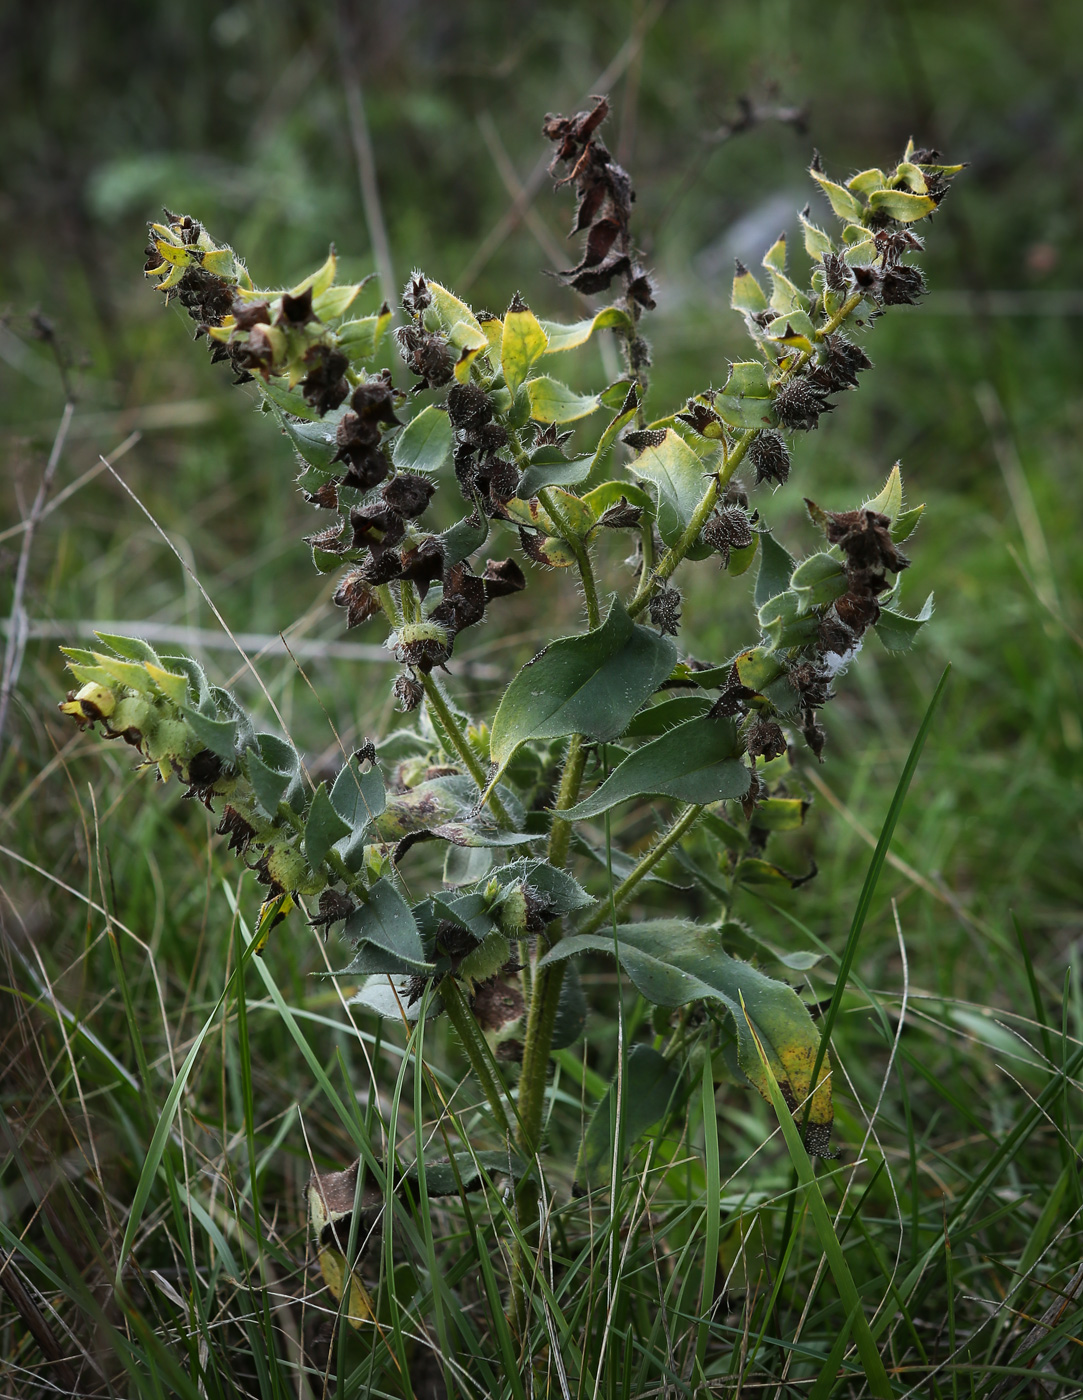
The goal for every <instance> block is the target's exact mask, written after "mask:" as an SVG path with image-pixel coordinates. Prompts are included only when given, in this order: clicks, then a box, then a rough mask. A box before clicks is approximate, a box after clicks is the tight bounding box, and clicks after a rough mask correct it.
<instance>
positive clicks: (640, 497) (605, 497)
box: [582, 481, 654, 520]
mask: <svg viewBox="0 0 1083 1400" xmlns="http://www.w3.org/2000/svg"><path fill="white" fill-rule="evenodd" d="M622 496H623V497H624V499H625V500H626V501H627V502H628V504H629V505H630V506H638V507H639V508H640V510H642V511H644V512H645V514H646V516H647V519H648V520H653V519H654V502H653V501H652V500H651V498H650V496H648V495H647V493H646V491H643V490H642V489H641V488H640V487H638V486H633V485H632V484H631V482H628V481H603V482H602V484H601V485H600V486H595V488H594V490H593V491H588V492H587V493H586V495H585V496H584V497H583V498H582V499H583V501H584V503H585V504H586V505H588V506H589V507H590V509H591V513H592V514H593V516H594V518H595V520H597V519H598V518H599V516H601V515H603V514H604V513H605V512H606V511H607V510H608V509H609V507H610V506H615V505H616V504H617V502H618V501H619V500H620V498H621V497H622Z"/></svg>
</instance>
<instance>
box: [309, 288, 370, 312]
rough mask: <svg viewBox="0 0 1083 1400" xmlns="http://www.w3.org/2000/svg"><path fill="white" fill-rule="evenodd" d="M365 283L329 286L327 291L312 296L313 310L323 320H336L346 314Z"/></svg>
mask: <svg viewBox="0 0 1083 1400" xmlns="http://www.w3.org/2000/svg"><path fill="white" fill-rule="evenodd" d="M364 285H365V284H364V282H347V283H344V284H343V285H342V286H341V287H328V289H327V291H326V292H321V293H320V295H319V296H318V297H313V298H312V310H313V311H314V312H315V313H316V315H317V316H318V317H319V318H320V320H321V321H334V320H335V319H336V318H337V317H339V316H342V315H345V313H346V311H347V310H348V309H349V307H350V306H351V304H352V303H353V301H354V298H355V297H356V296H357V294H358V292H359V291H360V290H361V288H362V287H363V286H364Z"/></svg>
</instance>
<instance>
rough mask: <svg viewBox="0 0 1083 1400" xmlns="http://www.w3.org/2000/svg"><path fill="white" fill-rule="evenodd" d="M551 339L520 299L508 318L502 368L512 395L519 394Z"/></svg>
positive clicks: (504, 337)
mask: <svg viewBox="0 0 1083 1400" xmlns="http://www.w3.org/2000/svg"><path fill="white" fill-rule="evenodd" d="M548 344H549V337H548V336H547V335H546V333H545V331H544V329H543V328H542V325H541V322H540V321H539V320H538V318H537V316H535V315H534V313H533V311H531V309H530V307H529V306H527V305H526V303H525V302H523V301H520V300H519V298H518V297H516V299H515V300H514V301H513V302H512V304H511V307H510V308H509V310H508V313H507V315H506V316H505V317H504V333H503V335H502V337H501V341H500V366H501V368H502V369H503V371H504V383H505V384H506V385H507V386H508V392H509V393H510V394H515V393H516V392H517V391H518V388H519V385H520V384H522V383H523V381H524V380H525V379H526V377H527V375H528V374H529V373H530V371H531V368H532V367H533V366H534V364H535V363H536V362H537V361H538V360H539V359H540V358H541V357H542V355H544V354H545V351H546V347H547V346H548Z"/></svg>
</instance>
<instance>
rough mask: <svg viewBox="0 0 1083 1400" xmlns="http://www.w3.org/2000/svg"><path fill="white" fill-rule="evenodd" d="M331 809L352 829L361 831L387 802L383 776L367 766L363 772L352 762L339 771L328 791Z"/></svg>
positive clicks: (374, 766) (375, 768)
mask: <svg viewBox="0 0 1083 1400" xmlns="http://www.w3.org/2000/svg"><path fill="white" fill-rule="evenodd" d="M330 797H331V806H332V807H334V809H335V811H336V812H337V813H338V814H339V816H340V817H341V818H342V820H343V821H344V822H346V824H347V825H348V826H349V827H350V828H351V829H352V830H357V829H358V828H360V829H362V830H363V829H364V828H365V827H366V826H368V824H369V823H370V822H372V821H375V819H376V818H377V817H378V816H379V815H380V813H381V812H382V811H383V810H384V806H385V804H386V802H387V792H386V791H385V789H384V779H383V774H382V773H381V772H380V769H379V768H378V766H377V765H376V764H375V763H373V764H370V766H369V768H368V770H367V771H364V772H363V771H362V770H361V766H360V764H358V763H357V762H356V761H355V760H354V759H351V760H350V762H349V763H347V764H345V765H344V766H343V767H342V768H341V769H340V771H339V774H338V777H337V778H336V779H335V781H334V784H333V786H332V788H331V793H330Z"/></svg>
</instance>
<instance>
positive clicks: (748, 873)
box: [733, 856, 816, 890]
mask: <svg viewBox="0 0 1083 1400" xmlns="http://www.w3.org/2000/svg"><path fill="white" fill-rule="evenodd" d="M815 873H816V870H815V866H813V867H812V868H811V869H810V871H809V873H808V874H807V875H791V874H790V873H789V872H788V871H786V870H783V868H782V866H781V865H773V864H772V863H771V861H769V860H761V859H760V858H759V856H748V857H747V858H746V859H745V860H742V861H740V862H739V863H738V865H737V869H736V870H735V871H734V872H733V880H734V884H739V885H773V886H775V888H776V889H777V888H779V887H782V888H784V889H791V890H795V889H797V887H798V886H799V885H803V884H804V883H805V882H806V881H807V880H809V879H811V877H812V876H813V875H814V874H815Z"/></svg>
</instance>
